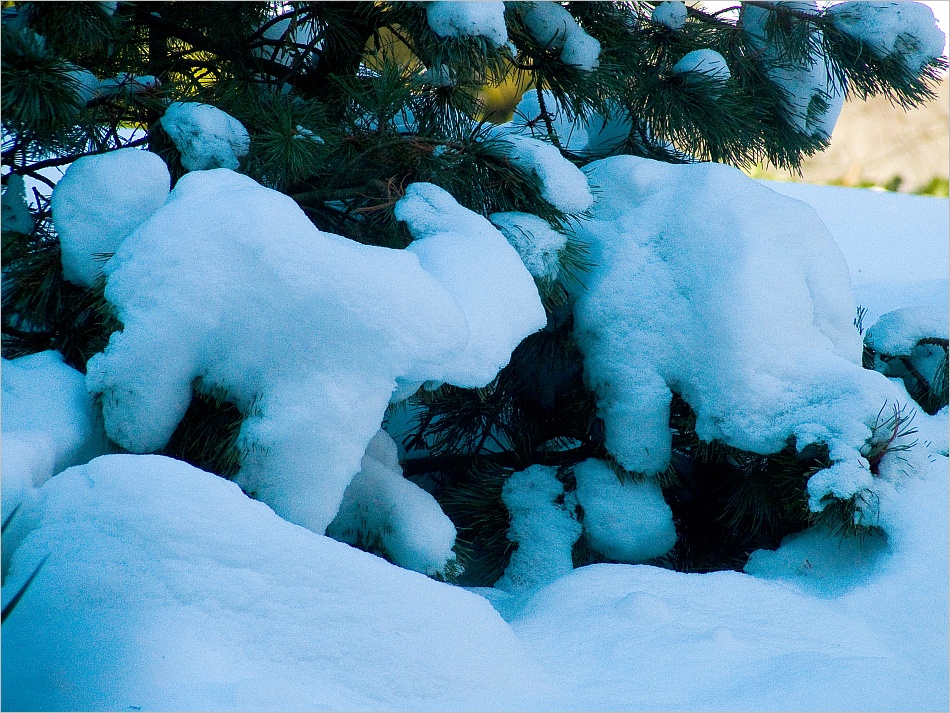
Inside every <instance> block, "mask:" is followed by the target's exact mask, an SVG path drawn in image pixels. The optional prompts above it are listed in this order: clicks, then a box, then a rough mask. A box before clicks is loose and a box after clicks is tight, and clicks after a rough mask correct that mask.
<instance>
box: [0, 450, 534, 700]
mask: <svg viewBox="0 0 950 713" xmlns="http://www.w3.org/2000/svg"><path fill="white" fill-rule="evenodd" d="M40 496H41V497H40V498H39V499H38V501H37V503H36V504H35V506H33V507H31V508H30V510H29V511H28V512H25V513H24V518H25V519H24V522H27V521H29V522H31V523H32V529H31V530H30V531H29V533H28V534H26V536H25V538H24V539H23V541H22V544H20V546H19V547H18V548H17V549H16V551H15V552H14V553H13V561H12V564H11V568H10V572H9V575H8V577H7V579H6V580H5V582H4V587H3V597H4V599H3V601H4V603H6V602H7V601H9V598H10V596H12V594H13V593H14V592H15V591H16V590H17V589H18V588H19V587H20V586H21V585H22V583H23V581H24V580H25V579H26V577H27V576H29V574H30V572H32V571H33V568H35V567H36V565H37V564H38V563H39V562H40V560H41V559H42V558H43V557H44V556H45V555H47V554H48V555H49V558H48V559H47V560H46V563H45V564H44V566H43V568H42V570H41V571H40V573H39V575H38V576H37V578H36V579H35V580H34V582H33V584H32V585H31V587H30V589H29V592H28V594H27V596H25V597H24V598H23V599H22V600H21V601H20V603H19V605H18V606H17V607H16V609H15V610H14V611H13V613H12V614H11V616H10V618H8V619H7V620H6V621H5V622H4V625H3V650H4V654H5V655H4V656H3V702H4V707H5V708H10V709H21V710H125V709H128V708H129V707H130V706H134V707H137V708H142V709H143V710H198V709H200V710H238V711H242V710H314V709H315V708H317V709H319V708H326V709H328V710H349V709H357V710H380V709H387V710H394V709H407V710H442V709H448V710H476V709H481V708H483V707H487V708H490V709H498V710H501V709H505V708H508V707H509V706H516V707H518V708H525V707H527V706H528V705H529V701H532V700H539V699H540V700H544V699H545V698H546V694H545V689H546V688H548V687H549V686H550V685H551V684H549V683H547V682H546V681H545V678H544V675H543V673H542V672H540V671H539V670H538V667H537V666H536V665H535V664H534V663H533V662H532V661H531V660H530V658H529V657H528V656H527V655H526V653H525V651H524V649H523V647H522V646H521V645H520V644H519V642H518V641H517V639H516V638H515V637H514V636H513V634H512V633H511V631H510V630H509V629H508V627H507V626H506V625H505V623H504V622H503V621H502V620H501V618H500V617H499V616H498V614H497V613H496V612H495V611H493V610H492V608H491V606H490V605H489V604H488V602H486V601H485V600H484V599H482V598H481V597H478V596H475V595H473V594H470V593H469V592H466V591H465V590H463V589H461V588H458V587H453V586H451V585H448V584H443V583H440V582H435V581H433V580H431V579H429V578H427V577H424V576H422V575H420V574H417V573H415V572H409V571H406V570H403V569H400V568H398V567H394V566H392V565H390V564H388V563H387V562H385V561H383V560H381V559H379V558H377V557H373V556H372V555H369V554H367V553H365V552H360V551H358V550H355V549H353V548H351V547H348V546H346V545H343V544H341V543H338V542H334V541H333V540H331V539H329V538H326V537H322V536H318V535H315V534H314V533H312V532H309V531H307V530H305V529H303V528H300V527H297V526H295V525H292V524H290V523H288V522H286V521H284V520H282V519H280V518H279V517H277V516H275V515H274V513H273V512H272V511H271V510H270V509H269V508H268V507H266V506H265V505H263V504H262V503H259V502H255V501H253V500H250V499H248V498H247V497H246V496H245V495H244V494H243V493H242V492H241V491H240V489H239V488H238V487H237V486H236V485H234V484H233V483H229V482H228V481H226V480H224V479H223V478H219V477H217V476H215V475H212V474H210V473H205V472H203V471H200V470H198V469H196V468H193V467H192V466H190V465H188V464H186V463H182V462H181V461H176V460H172V459H170V458H163V457H160V456H135V455H113V456H106V457H103V458H98V459H96V460H94V461H92V462H91V463H89V464H87V465H84V466H79V467H77V468H73V469H71V470H68V471H66V472H64V473H61V474H60V475H58V476H56V477H55V478H53V479H52V480H50V481H49V482H48V483H47V484H46V485H45V486H44V487H43V488H42V489H41V492H40ZM5 544H6V543H5ZM4 549H5V550H6V547H5V548H4ZM13 652H16V655H13ZM539 684H540V685H539Z"/></svg>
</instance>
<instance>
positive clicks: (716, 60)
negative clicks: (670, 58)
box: [673, 49, 732, 83]
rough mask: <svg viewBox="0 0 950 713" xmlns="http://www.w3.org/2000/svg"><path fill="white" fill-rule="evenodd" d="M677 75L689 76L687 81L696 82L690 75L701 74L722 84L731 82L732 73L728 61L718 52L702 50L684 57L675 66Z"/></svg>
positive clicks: (674, 69)
mask: <svg viewBox="0 0 950 713" xmlns="http://www.w3.org/2000/svg"><path fill="white" fill-rule="evenodd" d="M673 72H674V73H675V74H685V75H687V81H694V80H693V78H692V77H690V76H689V75H690V74H691V73H696V74H700V75H702V76H704V77H706V78H708V79H712V80H715V81H716V82H719V83H722V82H726V81H728V80H729V78H730V77H731V76H732V73H731V72H730V71H729V65H728V64H726V59H725V57H723V56H722V55H721V54H719V53H718V52H716V50H710V49H701V50H693V51H692V52H688V53H687V54H685V55H683V57H682V58H681V59H680V60H679V61H678V62H677V63H676V64H674V65H673Z"/></svg>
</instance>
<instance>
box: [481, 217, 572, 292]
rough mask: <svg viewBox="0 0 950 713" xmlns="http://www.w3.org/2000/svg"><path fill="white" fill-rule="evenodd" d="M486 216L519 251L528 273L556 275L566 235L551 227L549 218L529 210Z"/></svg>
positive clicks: (536, 275)
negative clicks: (547, 219)
mask: <svg viewBox="0 0 950 713" xmlns="http://www.w3.org/2000/svg"><path fill="white" fill-rule="evenodd" d="M488 217H489V220H491V222H492V224H493V225H494V226H495V227H496V228H498V229H499V230H500V231H501V232H502V233H503V234H504V236H505V237H506V238H508V242H509V243H511V245H512V246H513V247H514V249H515V250H517V251H518V254H519V255H520V256H521V260H522V261H523V262H524V266H525V267H526V268H528V272H530V273H531V274H532V275H534V276H535V277H537V278H540V279H546V280H553V279H555V278H556V277H557V276H558V272H559V271H560V263H559V261H558V258H559V255H560V253H561V250H563V249H564V246H565V245H567V236H566V235H564V234H563V233H559V232H557V231H556V230H554V229H553V228H552V227H551V225H550V224H549V223H548V221H546V220H544V219H543V218H539V217H538V216H536V215H533V214H531V213H517V212H511V213H492V214H491V215H490V216H488Z"/></svg>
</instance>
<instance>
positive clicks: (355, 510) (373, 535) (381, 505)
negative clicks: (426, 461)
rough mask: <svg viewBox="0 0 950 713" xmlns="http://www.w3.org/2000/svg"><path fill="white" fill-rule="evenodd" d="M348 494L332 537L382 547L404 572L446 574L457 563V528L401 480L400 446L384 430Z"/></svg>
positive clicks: (416, 488)
mask: <svg viewBox="0 0 950 713" xmlns="http://www.w3.org/2000/svg"><path fill="white" fill-rule="evenodd" d="M361 466H362V469H361V470H360V472H359V473H357V474H356V475H355V476H354V477H353V480H352V481H350V484H349V485H348V486H347V488H346V491H345V492H344V493H343V502H342V503H341V504H340V510H339V512H337V514H336V517H335V518H334V519H333V522H331V523H330V525H329V527H327V535H329V536H330V537H332V538H333V539H335V540H338V541H340V542H346V543H347V544H350V545H354V546H358V545H360V544H364V543H377V542H378V543H379V546H380V547H381V548H382V549H383V550H384V551H385V553H386V554H387V555H388V556H389V558H390V559H391V560H392V561H393V562H394V563H395V564H398V565H399V566H400V567H405V568H406V569H411V570H414V571H416V572H422V573H423V574H429V575H434V574H442V575H444V574H445V573H446V565H447V564H448V563H449V562H450V561H451V560H453V559H454V558H455V554H454V552H453V551H452V547H453V546H454V545H455V525H453V524H452V521H451V520H449V518H448V517H447V516H446V514H445V513H443V512H442V508H440V507H439V504H438V503H437V502H436V500H435V498H434V497H432V496H431V495H430V494H429V493H427V492H426V491H425V490H423V489H422V488H420V487H419V486H418V485H416V484H415V483H412V482H410V481H408V480H406V479H405V478H404V477H403V476H402V468H401V467H400V466H399V453H398V449H397V446H396V443H395V441H393V439H392V438H391V437H390V436H389V434H387V433H386V432H385V431H383V430H380V431H379V432H378V433H377V434H376V435H375V436H373V440H372V441H370V442H369V445H368V446H367V447H366V455H364V456H363V460H362V463H361Z"/></svg>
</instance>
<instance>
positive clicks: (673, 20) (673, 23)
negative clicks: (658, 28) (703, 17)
mask: <svg viewBox="0 0 950 713" xmlns="http://www.w3.org/2000/svg"><path fill="white" fill-rule="evenodd" d="M650 19H651V20H652V21H653V22H655V23H656V24H658V25H666V26H667V27H669V28H670V29H671V30H681V29H682V28H683V25H685V24H686V3H683V2H678V1H673V2H661V3H660V4H659V5H657V6H656V7H655V8H653V13H652V14H651V15H650Z"/></svg>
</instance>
